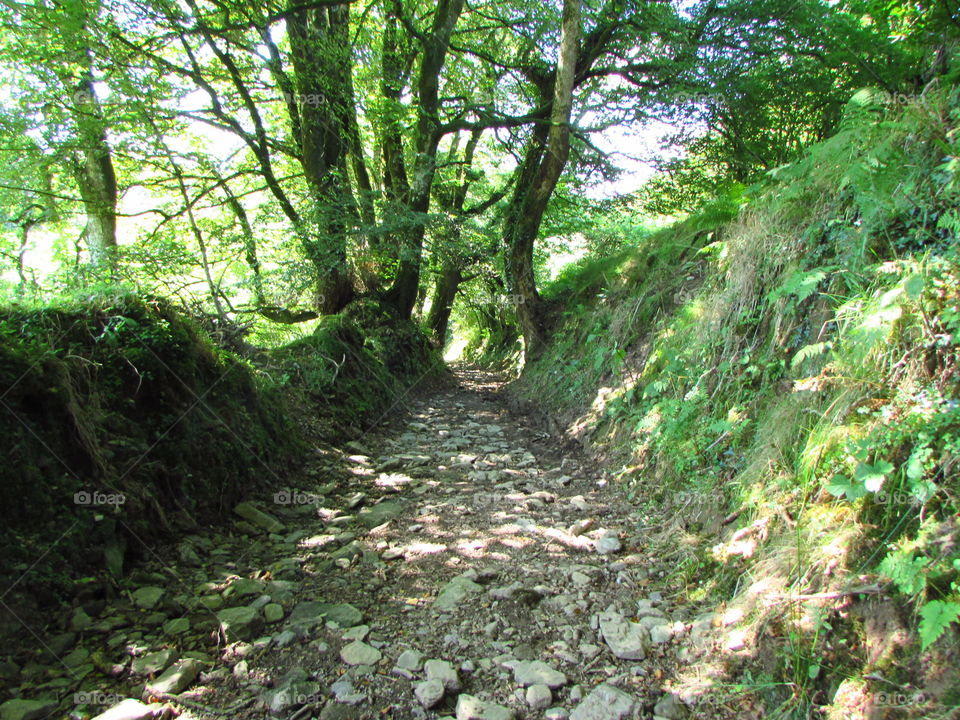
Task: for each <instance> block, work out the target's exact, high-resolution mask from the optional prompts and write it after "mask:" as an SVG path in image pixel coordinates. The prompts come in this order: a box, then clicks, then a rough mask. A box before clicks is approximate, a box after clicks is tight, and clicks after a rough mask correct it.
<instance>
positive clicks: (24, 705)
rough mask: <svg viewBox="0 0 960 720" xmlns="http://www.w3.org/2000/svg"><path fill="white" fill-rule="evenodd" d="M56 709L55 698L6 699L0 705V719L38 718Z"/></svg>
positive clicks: (26, 719)
mask: <svg viewBox="0 0 960 720" xmlns="http://www.w3.org/2000/svg"><path fill="white" fill-rule="evenodd" d="M56 709H57V701H56V700H20V699H17V700H7V702H5V703H4V704H3V705H0V720H40V718H45V717H48V716H49V715H50V714H51V713H53V712H54V711H55V710H56Z"/></svg>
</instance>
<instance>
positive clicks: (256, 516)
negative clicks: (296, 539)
mask: <svg viewBox="0 0 960 720" xmlns="http://www.w3.org/2000/svg"><path fill="white" fill-rule="evenodd" d="M233 512H235V513H236V514H237V515H239V516H240V517H242V518H243V519H244V520H246V521H247V522H249V523H250V524H251V525H255V526H257V527H258V528H260V529H261V530H266V531H267V532H269V533H281V532H283V530H284V525H283V523H282V522H280V521H279V520H277V519H276V518H275V517H273V515H269V514H267V513H265V512H264V511H263V510H261V509H260V508H258V507H256V506H255V505H254V504H253V503H248V502H242V503H240V504H239V505H237V506H236V507H235V508H234V509H233Z"/></svg>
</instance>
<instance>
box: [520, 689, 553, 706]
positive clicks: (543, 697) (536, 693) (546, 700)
mask: <svg viewBox="0 0 960 720" xmlns="http://www.w3.org/2000/svg"><path fill="white" fill-rule="evenodd" d="M526 701H527V705H529V706H530V708H531V709H533V710H543V709H545V708H548V707H550V703H552V702H553V693H552V692H550V688H549V687H547V686H546V685H531V686H530V687H528V688H527V694H526Z"/></svg>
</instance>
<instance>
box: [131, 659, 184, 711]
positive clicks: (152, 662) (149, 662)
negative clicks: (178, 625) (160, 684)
mask: <svg viewBox="0 0 960 720" xmlns="http://www.w3.org/2000/svg"><path fill="white" fill-rule="evenodd" d="M175 657H176V652H175V651H174V650H173V649H172V648H168V649H166V650H158V651H157V652H153V653H150V654H148V655H143V656H141V657H138V658H134V660H133V662H132V663H131V665H130V670H131V671H132V672H133V673H134V674H135V675H156V674H158V673H162V672H163V671H164V670H166V669H167V668H168V667H170V663H172V662H173V659H174V658H175ZM133 702H136V700H134V701H133Z"/></svg>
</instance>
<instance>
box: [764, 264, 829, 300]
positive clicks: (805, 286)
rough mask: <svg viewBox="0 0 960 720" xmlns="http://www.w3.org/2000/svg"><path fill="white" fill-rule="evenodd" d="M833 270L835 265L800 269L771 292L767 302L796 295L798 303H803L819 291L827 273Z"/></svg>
mask: <svg viewBox="0 0 960 720" xmlns="http://www.w3.org/2000/svg"><path fill="white" fill-rule="evenodd" d="M833 270H834V268H833V267H825V268H816V269H814V270H798V271H797V272H795V273H793V274H792V275H791V276H790V277H788V278H787V280H786V282H784V283H783V285H781V286H780V287H779V288H777V289H776V290H774V291H773V292H771V293H770V295H769V296H768V297H767V302H768V303H769V304H771V305H772V304H773V303H775V302H776V301H777V300H779V299H780V298H785V297H795V298H796V301H797V303H798V304H799V303H802V302H803V301H804V300H806V299H807V298H808V297H810V296H811V295H813V294H814V293H815V292H816V291H817V286H818V285H820V283H822V282H823V281H824V280H826V278H827V275H829V274H830V273H831V272H832V271H833Z"/></svg>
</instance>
